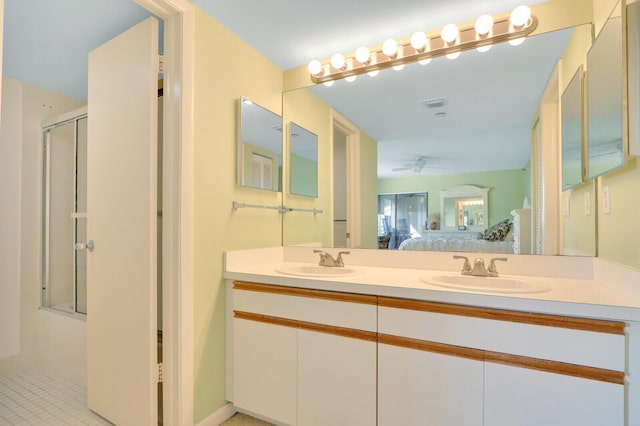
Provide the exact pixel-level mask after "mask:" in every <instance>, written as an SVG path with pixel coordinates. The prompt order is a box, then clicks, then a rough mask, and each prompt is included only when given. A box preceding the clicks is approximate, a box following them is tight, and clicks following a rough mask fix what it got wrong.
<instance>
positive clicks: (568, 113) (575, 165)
mask: <svg viewBox="0 0 640 426" xmlns="http://www.w3.org/2000/svg"><path fill="white" fill-rule="evenodd" d="M582 75H583V69H582V66H580V68H578V70H577V71H576V72H575V74H574V75H573V77H572V78H571V80H570V81H569V84H568V85H567V88H566V89H565V90H564V92H563V93H562V97H561V101H560V111H561V113H560V114H561V123H562V133H561V134H562V139H561V143H562V190H563V191H564V190H567V189H570V188H573V187H574V186H577V185H580V184H581V183H582V146H583V145H582V140H583V137H582V136H583V131H582V128H583V111H584V103H583V96H582V93H583V91H582V82H583V78H582Z"/></svg>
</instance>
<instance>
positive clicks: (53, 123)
mask: <svg viewBox="0 0 640 426" xmlns="http://www.w3.org/2000/svg"><path fill="white" fill-rule="evenodd" d="M83 119H88V115H87V107H86V106H85V107H82V108H78V109H75V110H73V111H69V112H67V113H65V114H62V115H59V116H57V117H54V118H52V119H49V120H46V121H44V122H43V123H42V126H41V127H42V149H43V162H42V189H43V191H42V250H41V256H42V286H41V291H42V293H41V304H40V305H41V307H44V308H50V309H57V308H56V307H55V306H52V305H51V292H52V287H51V286H52V282H51V252H52V247H51V244H52V242H51V231H52V225H51V202H52V194H51V183H52V182H51V180H52V176H51V171H52V159H51V150H52V138H51V136H52V135H51V132H52V131H53V130H54V129H56V128H60V127H62V126H65V125H69V124H73V160H74V169H75V170H74V173H73V188H74V197H73V199H74V205H73V209H72V210H73V211H72V213H71V217H70V219H73V221H74V223H73V227H72V228H73V235H72V240H73V241H74V245H73V246H72V247H69V250H71V251H73V252H74V253H73V255H72V265H69V267H71V268H72V283H73V285H72V293H71V308H72V310H67V309H58V310H60V311H62V312H66V313H69V314H73V315H82V316H85V315H86V293H85V304H84V305H85V309H84V311H85V312H82V311H80V310H79V308H78V289H77V283H78V267H77V265H78V253H79V252H81V251H84V250H85V249H86V246H85V245H83V244H82V243H79V242H78V220H79V219H84V220H85V221H86V218H87V214H86V211H84V212H79V211H78V208H77V207H78V202H77V200H78V182H79V177H78V136H79V132H78V127H79V126H78V125H79V122H80V120H83ZM85 138H86V135H85ZM85 163H86V160H85ZM84 179H85V184H86V175H85V176H84ZM85 210H86V206H85ZM85 226H86V224H85Z"/></svg>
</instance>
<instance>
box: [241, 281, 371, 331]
mask: <svg viewBox="0 0 640 426" xmlns="http://www.w3.org/2000/svg"><path fill="white" fill-rule="evenodd" d="M233 310H234V311H240V312H247V313H252V314H260V315H267V316H271V317H276V318H285V319H290V320H294V321H303V322H306V323H313V324H323V325H329V326H335V327H343V328H350V329H356V330H365V331H370V332H376V329H377V297H376V296H367V295H359V294H350V293H340V292H332V291H323V290H309V289H302V288H295V287H283V286H275V285H267V284H254V283H243V282H234V286H233Z"/></svg>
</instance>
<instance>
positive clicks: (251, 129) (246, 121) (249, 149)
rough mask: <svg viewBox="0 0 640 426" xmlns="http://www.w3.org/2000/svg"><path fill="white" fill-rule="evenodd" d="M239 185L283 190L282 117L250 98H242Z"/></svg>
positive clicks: (239, 115) (239, 104) (239, 110)
mask: <svg viewBox="0 0 640 426" xmlns="http://www.w3.org/2000/svg"><path fill="white" fill-rule="evenodd" d="M237 150H238V153H237V157H238V176H237V178H238V185H240V186H247V187H251V188H256V189H264V190H268V191H281V190H282V117H281V116H280V115H278V114H276V113H274V112H271V111H269V110H268V109H266V108H263V107H261V106H260V105H257V104H255V103H254V102H252V101H251V100H250V99H247V98H245V97H242V98H240V99H239V100H238V141H237Z"/></svg>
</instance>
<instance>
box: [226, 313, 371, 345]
mask: <svg viewBox="0 0 640 426" xmlns="http://www.w3.org/2000/svg"><path fill="white" fill-rule="evenodd" d="M233 314H234V315H233V316H234V317H235V318H238V319H244V320H248V321H257V322H262V323H266V324H273V325H281V326H284V327H292V328H298V329H300V330H307V331H315V332H318V333H325V334H333V335H335V336H341V337H347V338H350V339H358V340H366V341H369V342H377V341H378V335H377V333H376V332H374V331H365V330H356V329H353V328H346V327H337V326H334V325H326V324H317V323H313V322H307V321H298V320H292V319H288V318H280V317H273V316H270V315H262V314H254V313H251V312H244V311H233Z"/></svg>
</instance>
